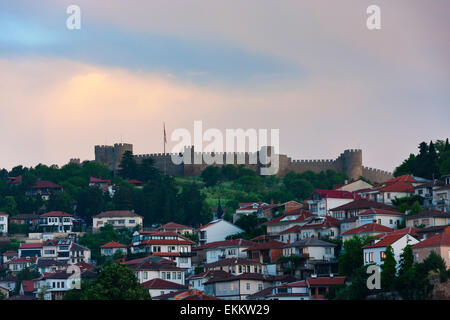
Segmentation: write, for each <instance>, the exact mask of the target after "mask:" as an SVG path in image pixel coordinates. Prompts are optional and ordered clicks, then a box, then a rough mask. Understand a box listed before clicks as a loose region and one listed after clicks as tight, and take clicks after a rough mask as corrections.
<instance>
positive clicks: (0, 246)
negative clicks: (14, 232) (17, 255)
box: [0, 238, 20, 253]
mask: <svg viewBox="0 0 450 320" xmlns="http://www.w3.org/2000/svg"><path fill="white" fill-rule="evenodd" d="M19 247H20V242H19V240H17V239H14V238H12V239H10V240H9V241H6V242H0V253H4V252H6V251H18V250H19Z"/></svg>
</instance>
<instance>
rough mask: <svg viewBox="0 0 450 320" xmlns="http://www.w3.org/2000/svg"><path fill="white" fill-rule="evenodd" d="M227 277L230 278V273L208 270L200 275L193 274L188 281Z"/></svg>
mask: <svg viewBox="0 0 450 320" xmlns="http://www.w3.org/2000/svg"><path fill="white" fill-rule="evenodd" d="M229 276H230V273H229V272H226V271H223V270H208V271H205V272H201V273H198V274H195V275H193V276H190V277H189V278H188V280H193V279H202V278H212V277H229Z"/></svg>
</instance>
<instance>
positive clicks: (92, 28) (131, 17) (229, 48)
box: [0, 0, 450, 171]
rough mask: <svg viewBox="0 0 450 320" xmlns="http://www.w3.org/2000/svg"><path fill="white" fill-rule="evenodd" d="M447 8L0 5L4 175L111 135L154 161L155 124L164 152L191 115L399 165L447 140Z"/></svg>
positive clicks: (438, 4)
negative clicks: (73, 19) (73, 11)
mask: <svg viewBox="0 0 450 320" xmlns="http://www.w3.org/2000/svg"><path fill="white" fill-rule="evenodd" d="M71 4H76V5H78V6H79V7H80V9H81V29H80V30H69V29H67V27H66V20H67V18H68V17H69V14H67V13H66V9H67V7H68V6H69V5H71ZM372 4H375V5H378V6H379V7H380V9H381V29H380V30H368V28H367V27H366V19H367V17H368V14H367V13H366V9H367V7H368V6H369V5H372ZM449 14H450V2H449V1H447V0H435V1H432V2H425V1H421V0H397V1H386V0H371V1H366V0H341V1H323V0H314V1H313V0H304V1H297V0H292V1H290V0H284V1H276V0H270V1H269V0H247V1H241V0H239V1H237V0H227V1H223V0H221V1H217V0H208V1H206V0H202V1H199V0H188V1H187V0H171V1H167V0H152V1H143V0H142V1H138V0H128V1H118V0H104V1H102V0H100V1H95V2H94V1H90V0H76V1H75V0H70V1H66V0H40V1H32V0H30V1H1V2H0V128H1V129H2V132H3V134H2V135H1V136H0V144H1V149H0V150H1V154H0V168H7V169H11V168H12V167H14V166H16V165H19V164H21V165H24V166H35V165H37V164H38V163H43V164H47V165H51V164H58V165H64V164H65V163H67V162H68V161H69V159H70V158H80V159H81V160H92V159H94V145H99V144H101V145H103V144H108V145H112V144H114V143H120V142H124V143H132V144H133V145H134V153H135V154H140V153H160V152H162V151H163V130H162V126H163V122H165V123H166V131H167V134H168V138H169V141H168V145H167V147H166V149H167V150H168V151H170V150H171V148H172V147H173V146H174V145H176V144H177V142H175V141H171V139H170V137H171V133H172V132H173V131H174V130H176V129H178V128H186V129H188V130H190V131H191V132H192V131H193V126H194V121H196V120H200V121H202V122H203V128H204V129H205V130H206V129H207V128H218V129H220V130H223V132H225V129H237V128H243V129H250V128H253V129H267V130H270V129H279V135H280V145H279V150H280V152H281V153H282V154H287V155H289V156H290V157H291V158H293V159H334V158H336V157H338V156H339V154H340V153H341V152H343V150H344V149H356V148H358V149H362V150H363V163H364V165H365V166H368V167H374V168H378V169H382V170H387V171H393V170H394V168H395V167H396V166H398V165H399V164H400V163H401V162H402V161H403V160H404V159H405V158H407V157H408V155H409V154H410V153H416V152H417V146H418V145H419V143H420V142H422V141H427V142H429V141H430V140H436V139H445V138H447V137H449V136H450V129H449V128H450V126H449V119H450V59H449V57H450V19H448V16H449Z"/></svg>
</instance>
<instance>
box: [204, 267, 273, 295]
mask: <svg viewBox="0 0 450 320" xmlns="http://www.w3.org/2000/svg"><path fill="white" fill-rule="evenodd" d="M272 285H273V277H272V276H269V275H263V274H260V273H243V274H240V275H235V276H231V277H229V276H226V277H222V278H219V277H217V278H213V279H210V280H209V281H207V282H205V283H204V287H205V293H206V294H208V295H211V296H214V297H216V298H219V299H224V300H245V299H246V298H247V297H248V296H249V295H252V294H254V293H256V292H258V291H261V290H263V289H264V288H267V287H270V286H272Z"/></svg>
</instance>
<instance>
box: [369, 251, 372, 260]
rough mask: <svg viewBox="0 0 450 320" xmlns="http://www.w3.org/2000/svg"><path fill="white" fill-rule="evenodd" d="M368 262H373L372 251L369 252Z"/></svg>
mask: <svg viewBox="0 0 450 320" xmlns="http://www.w3.org/2000/svg"><path fill="white" fill-rule="evenodd" d="M369 262H373V252H370V253H369Z"/></svg>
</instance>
